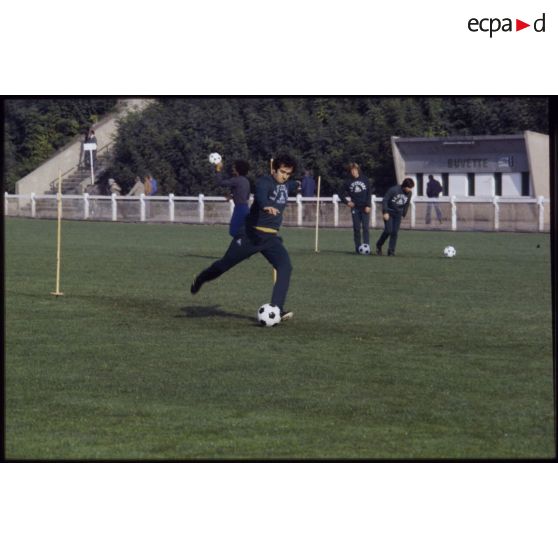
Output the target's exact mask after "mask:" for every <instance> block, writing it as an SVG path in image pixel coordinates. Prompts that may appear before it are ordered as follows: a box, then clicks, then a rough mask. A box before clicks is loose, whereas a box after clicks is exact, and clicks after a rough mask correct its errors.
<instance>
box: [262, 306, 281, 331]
mask: <svg viewBox="0 0 558 558" xmlns="http://www.w3.org/2000/svg"><path fill="white" fill-rule="evenodd" d="M256 318H257V320H258V322H259V323H260V325H262V326H265V327H273V326H275V325H277V324H278V323H279V322H280V321H281V310H279V306H274V305H273V304H264V305H263V306H260V309H259V310H258V315H257V316H256Z"/></svg>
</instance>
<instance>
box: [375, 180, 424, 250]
mask: <svg viewBox="0 0 558 558" xmlns="http://www.w3.org/2000/svg"><path fill="white" fill-rule="evenodd" d="M414 187H415V182H414V180H413V179H412V178H406V179H405V180H403V182H402V183H401V186H398V185H396V186H392V187H391V188H390V189H389V190H388V191H387V192H386V193H385V195H384V198H383V202H382V213H383V217H384V232H383V233H382V235H381V236H380V238H379V239H378V242H376V254H377V255H378V256H381V255H382V246H383V245H384V242H385V241H386V240H387V239H388V238H389V246H388V256H395V246H396V245H397V235H398V234H399V227H400V226H401V219H402V218H403V217H405V216H406V215H407V210H408V209H409V203H410V201H411V195H412V191H413V188H414Z"/></svg>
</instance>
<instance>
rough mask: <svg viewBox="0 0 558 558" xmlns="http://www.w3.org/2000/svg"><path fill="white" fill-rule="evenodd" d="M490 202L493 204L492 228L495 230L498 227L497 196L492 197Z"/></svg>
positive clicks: (498, 210)
mask: <svg viewBox="0 0 558 558" xmlns="http://www.w3.org/2000/svg"><path fill="white" fill-rule="evenodd" d="M492 203H493V205H494V230H495V231H497V230H498V229H499V228H500V206H499V205H498V196H494V197H493V198H492Z"/></svg>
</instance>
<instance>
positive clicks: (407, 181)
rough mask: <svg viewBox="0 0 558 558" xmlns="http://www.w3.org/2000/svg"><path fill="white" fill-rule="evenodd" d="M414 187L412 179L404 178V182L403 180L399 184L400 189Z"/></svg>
mask: <svg viewBox="0 0 558 558" xmlns="http://www.w3.org/2000/svg"><path fill="white" fill-rule="evenodd" d="M414 187H415V181H414V180H413V179H412V178H406V179H405V180H403V183H402V184H401V188H414Z"/></svg>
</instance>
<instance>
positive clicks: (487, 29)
mask: <svg viewBox="0 0 558 558" xmlns="http://www.w3.org/2000/svg"><path fill="white" fill-rule="evenodd" d="M545 16H546V14H544V13H543V15H542V16H541V17H540V18H539V19H536V20H535V21H534V22H533V25H531V24H530V23H526V22H525V21H522V20H521V19H517V18H516V19H515V29H514V26H513V19H512V18H509V17H505V18H502V19H500V18H498V17H485V18H482V19H477V18H475V17H472V18H471V19H470V20H469V22H468V24H467V27H468V28H469V31H472V32H473V33H478V32H479V31H480V32H483V33H489V36H490V38H492V35H493V34H494V33H498V32H499V31H502V32H504V33H506V32H513V31H521V30H522V29H526V28H527V27H533V30H534V31H535V32H537V33H544V32H545V24H546V21H545Z"/></svg>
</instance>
